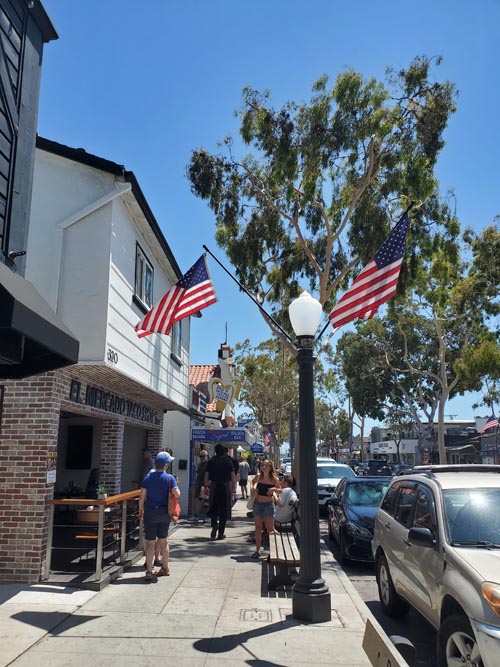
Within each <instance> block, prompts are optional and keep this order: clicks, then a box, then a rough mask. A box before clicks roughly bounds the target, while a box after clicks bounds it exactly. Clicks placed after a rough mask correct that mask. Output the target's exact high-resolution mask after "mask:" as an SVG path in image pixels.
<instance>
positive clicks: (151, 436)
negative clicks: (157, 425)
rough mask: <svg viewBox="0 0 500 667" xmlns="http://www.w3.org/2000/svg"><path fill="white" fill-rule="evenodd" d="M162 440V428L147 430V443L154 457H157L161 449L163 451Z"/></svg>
mask: <svg viewBox="0 0 500 667" xmlns="http://www.w3.org/2000/svg"><path fill="white" fill-rule="evenodd" d="M161 441H162V431H161V429H155V430H153V429H148V431H147V432H146V444H147V447H148V449H149V451H150V452H151V453H152V455H153V459H154V457H155V454H158V452H159V451H161Z"/></svg>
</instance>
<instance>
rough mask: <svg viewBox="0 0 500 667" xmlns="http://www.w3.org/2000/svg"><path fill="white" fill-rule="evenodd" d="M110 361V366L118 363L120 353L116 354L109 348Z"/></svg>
mask: <svg viewBox="0 0 500 667" xmlns="http://www.w3.org/2000/svg"><path fill="white" fill-rule="evenodd" d="M108 361H109V363H110V364H117V363H118V352H115V351H114V350H112V349H111V348H110V347H108Z"/></svg>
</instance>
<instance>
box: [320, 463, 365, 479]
mask: <svg viewBox="0 0 500 667" xmlns="http://www.w3.org/2000/svg"><path fill="white" fill-rule="evenodd" d="M317 469H318V479H340V478H342V477H356V475H355V474H354V472H353V471H352V470H351V468H349V466H328V465H327V466H318V467H317Z"/></svg>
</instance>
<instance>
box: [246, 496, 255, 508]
mask: <svg viewBox="0 0 500 667" xmlns="http://www.w3.org/2000/svg"><path fill="white" fill-rule="evenodd" d="M254 502H255V496H250V497H249V499H248V500H247V510H253V504H254Z"/></svg>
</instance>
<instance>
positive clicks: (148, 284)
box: [134, 244, 153, 310]
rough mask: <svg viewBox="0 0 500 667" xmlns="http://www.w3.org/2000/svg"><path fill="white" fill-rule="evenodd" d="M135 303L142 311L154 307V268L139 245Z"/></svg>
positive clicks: (137, 250)
mask: <svg viewBox="0 0 500 667" xmlns="http://www.w3.org/2000/svg"><path fill="white" fill-rule="evenodd" d="M134 297H135V299H134V301H135V302H136V303H138V305H139V306H140V307H141V309H142V310H144V309H146V310H149V309H150V308H152V306H153V266H152V264H151V262H150V261H149V260H148V258H147V257H146V255H145V254H144V251H143V250H142V248H141V246H140V245H139V244H137V246H136V254H135V293H134Z"/></svg>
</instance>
